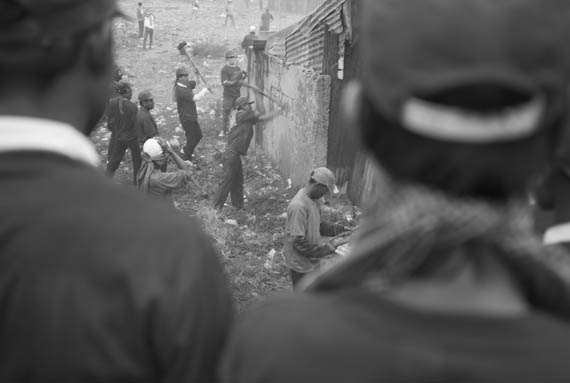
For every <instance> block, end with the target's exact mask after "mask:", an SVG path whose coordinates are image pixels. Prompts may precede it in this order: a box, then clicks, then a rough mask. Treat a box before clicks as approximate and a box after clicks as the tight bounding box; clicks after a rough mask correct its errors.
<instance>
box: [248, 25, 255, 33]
mask: <svg viewBox="0 0 570 383" xmlns="http://www.w3.org/2000/svg"><path fill="white" fill-rule="evenodd" d="M256 30H257V27H256V26H255V25H252V26H251V27H249V31H250V32H255V31H256Z"/></svg>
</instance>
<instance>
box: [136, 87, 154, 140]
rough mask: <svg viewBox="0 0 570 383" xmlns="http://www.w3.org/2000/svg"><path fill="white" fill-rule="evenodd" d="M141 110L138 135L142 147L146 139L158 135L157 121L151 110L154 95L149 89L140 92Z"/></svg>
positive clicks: (138, 115)
mask: <svg viewBox="0 0 570 383" xmlns="http://www.w3.org/2000/svg"><path fill="white" fill-rule="evenodd" d="M139 105H140V107H139V111H138V113H137V135H138V140H139V145H140V147H141V148H142V146H143V145H144V143H145V142H146V140H148V139H149V138H153V137H156V136H158V135H159V134H158V128H157V126H156V121H155V120H154V117H153V116H152V114H150V111H151V110H152V109H153V108H154V97H153V95H152V93H151V92H150V91H148V90H145V91H142V92H140V93H139Z"/></svg>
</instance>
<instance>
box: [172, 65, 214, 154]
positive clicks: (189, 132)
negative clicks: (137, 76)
mask: <svg viewBox="0 0 570 383" xmlns="http://www.w3.org/2000/svg"><path fill="white" fill-rule="evenodd" d="M195 88H196V81H194V80H189V79H188V70H187V69H186V68H178V69H177V70H176V83H175V84H174V96H175V98H176V106H177V108H178V116H179V118H180V124H182V129H184V133H186V146H185V147H184V149H183V151H184V157H185V159H187V160H189V161H192V159H193V154H194V149H195V148H196V146H197V145H198V143H199V142H200V140H201V139H202V129H201V128H200V124H199V123H198V111H197V110H196V101H199V100H200V99H202V97H204V96H205V95H206V93H207V92H208V88H204V89H202V90H201V91H200V92H198V94H194V89H195Z"/></svg>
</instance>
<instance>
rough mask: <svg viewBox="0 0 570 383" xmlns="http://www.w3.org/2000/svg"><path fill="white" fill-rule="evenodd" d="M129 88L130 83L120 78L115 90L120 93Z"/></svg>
mask: <svg viewBox="0 0 570 383" xmlns="http://www.w3.org/2000/svg"><path fill="white" fill-rule="evenodd" d="M129 90H131V84H129V83H128V82H127V81H123V80H121V81H119V82H118V83H117V91H118V92H119V93H120V94H125V92H127V91H129Z"/></svg>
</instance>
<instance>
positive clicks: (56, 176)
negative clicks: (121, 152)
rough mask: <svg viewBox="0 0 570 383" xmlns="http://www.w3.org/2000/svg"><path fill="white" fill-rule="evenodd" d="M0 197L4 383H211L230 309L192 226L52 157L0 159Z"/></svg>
mask: <svg viewBox="0 0 570 383" xmlns="http://www.w3.org/2000/svg"><path fill="white" fill-rule="evenodd" d="M0 187H1V189H2V198H0V238H1V240H0V252H1V254H2V256H1V257H0V297H1V299H0V312H1V313H2V315H1V318H2V319H1V320H0V332H1V334H2V341H1V342H0V355H1V357H0V382H38V383H39V382H82V383H86V382H214V381H215V376H214V374H215V366H216V364H217V360H218V356H219V352H220V350H221V347H222V344H223V341H224V338H225V334H226V332H227V327H228V326H229V323H230V321H231V318H232V308H231V307H232V306H231V301H230V293H229V291H228V289H227V286H226V281H225V277H224V273H223V270H222V267H221V265H220V263H219V261H218V255H217V253H216V251H215V250H214V249H213V248H212V245H211V243H212V242H211V240H210V239H208V238H207V236H206V235H205V234H204V233H203V232H202V230H201V229H200V225H199V224H198V223H197V222H196V221H195V220H193V219H191V218H189V217H187V216H185V215H183V214H180V213H178V212H177V211H176V210H175V209H173V208H172V207H168V206H165V204H164V203H160V202H157V201H153V200H151V199H149V198H148V197H146V196H145V195H143V194H142V193H135V192H133V191H132V190H128V189H126V188H123V187H120V186H119V185H115V184H114V183H113V182H112V181H111V180H109V179H107V178H106V177H105V176H104V175H103V174H101V173H100V172H99V171H98V170H97V169H95V168H91V167H88V166H86V165H83V164H81V163H78V162H75V161H72V160H70V159H67V158H64V157H62V156H58V155H53V154H43V153H32V152H26V153H23V152H22V153H17V152H13V153H5V154H0ZM202 292H207V294H206V293H202Z"/></svg>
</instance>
